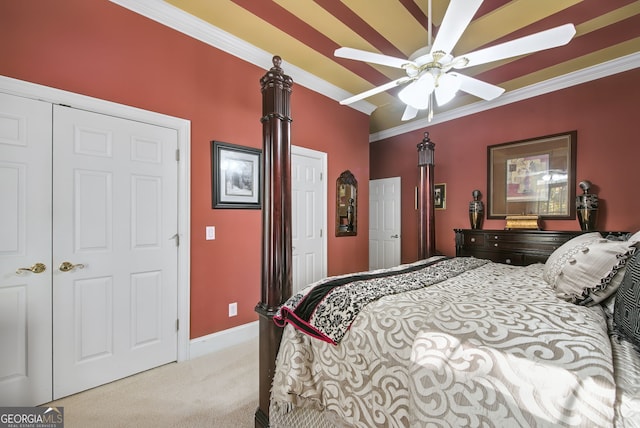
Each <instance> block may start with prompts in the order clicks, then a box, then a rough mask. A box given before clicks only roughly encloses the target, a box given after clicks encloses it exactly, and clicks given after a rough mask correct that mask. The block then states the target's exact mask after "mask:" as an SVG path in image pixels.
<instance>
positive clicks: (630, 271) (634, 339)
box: [613, 251, 640, 349]
mask: <svg viewBox="0 0 640 428" xmlns="http://www.w3.org/2000/svg"><path fill="white" fill-rule="evenodd" d="M613 323H614V326H615V328H616V330H617V331H618V333H619V334H620V335H621V336H622V337H624V338H625V339H627V340H628V341H629V342H631V343H633V344H634V345H635V346H636V348H638V349H640V251H639V252H636V253H635V254H634V255H633V256H632V257H631V258H630V259H629V261H628V263H627V268H626V271H625V274H624V278H623V280H622V283H621V284H620V287H619V288H618V292H617V293H616V302H615V306H614V309H613Z"/></svg>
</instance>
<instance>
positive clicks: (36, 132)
mask: <svg viewBox="0 0 640 428" xmlns="http://www.w3.org/2000/svg"><path fill="white" fill-rule="evenodd" d="M37 263H41V264H42V265H43V266H45V267H46V270H45V271H44V272H40V273H36V272H31V271H28V270H20V271H19V272H21V273H17V272H16V271H17V270H18V269H21V268H31V267H32V266H34V265H36V264H37ZM34 271H38V269H37V268H34ZM50 400H51V104H49V103H44V102H41V101H35V100H31V99H27V98H21V97H15V96H11V95H6V94H2V93H0V405H2V406H31V405H36V404H41V403H45V402H47V401H50Z"/></svg>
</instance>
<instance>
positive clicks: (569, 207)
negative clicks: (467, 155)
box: [487, 131, 577, 219]
mask: <svg viewBox="0 0 640 428" xmlns="http://www.w3.org/2000/svg"><path fill="white" fill-rule="evenodd" d="M576 140H577V132H576V131H570V132H566V133H562V134H555V135H547V136H544V137H537V138H531V139H527V140H521V141H513V142H509V143H504V144H498V145H494V146H489V147H487V193H488V194H487V205H488V210H487V211H488V215H487V218H493V219H497V218H505V217H506V216H512V215H537V216H539V217H540V218H554V219H574V218H575V199H576V190H575V187H576V186H575V184H576V178H575V171H576Z"/></svg>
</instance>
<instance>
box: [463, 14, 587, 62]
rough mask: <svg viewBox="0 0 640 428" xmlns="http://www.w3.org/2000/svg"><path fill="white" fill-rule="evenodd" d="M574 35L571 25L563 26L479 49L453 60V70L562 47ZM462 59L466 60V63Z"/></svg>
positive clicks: (573, 28) (574, 29) (574, 31)
mask: <svg viewBox="0 0 640 428" xmlns="http://www.w3.org/2000/svg"><path fill="white" fill-rule="evenodd" d="M575 34H576V28H575V27H574V26H573V24H564V25H561V26H559V27H555V28H551V29H549V30H545V31H541V32H539V33H535V34H531V35H529V36H525V37H521V38H519V39H515V40H511V41H509V42H505V43H501V44H499V45H496V46H491V47H488V48H485V49H480V50H477V51H475V52H471V53H468V54H466V55H460V56H459V57H456V58H454V59H453V61H452V64H453V68H457V69H462V68H467V67H473V66H474V65H480V64H485V63H487V62H493V61H498V60H501V59H505V58H510V57H514V56H518V55H525V54H528V53H531V52H537V51H541V50H544V49H550V48H555V47H558V46H563V45H566V44H567V43H569V41H570V40H571V39H572V38H573V36H574V35H575ZM462 59H467V60H468V62H467V61H464V60H462Z"/></svg>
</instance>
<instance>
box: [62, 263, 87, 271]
mask: <svg viewBox="0 0 640 428" xmlns="http://www.w3.org/2000/svg"><path fill="white" fill-rule="evenodd" d="M75 268H78V269H83V268H84V265H83V264H82V263H78V264H77V265H74V264H73V263H70V262H62V264H61V265H60V267H59V269H60V270H61V271H62V272H69V271H70V270H74V269H75Z"/></svg>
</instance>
